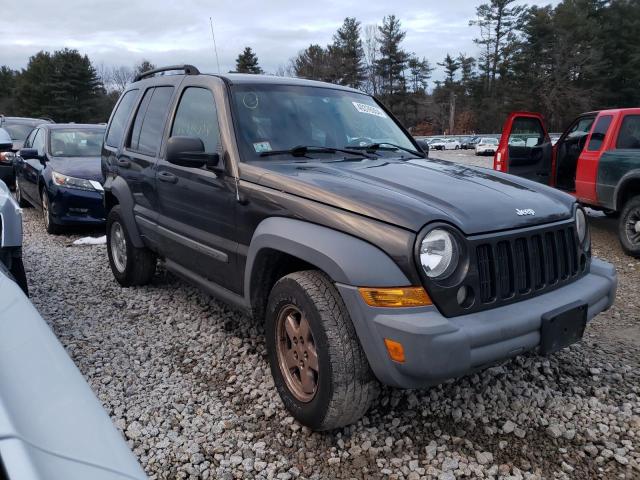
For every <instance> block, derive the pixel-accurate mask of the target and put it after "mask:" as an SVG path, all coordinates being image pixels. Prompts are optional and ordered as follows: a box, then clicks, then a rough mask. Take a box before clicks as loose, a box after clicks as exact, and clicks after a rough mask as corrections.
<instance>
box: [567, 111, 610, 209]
mask: <svg viewBox="0 0 640 480" xmlns="http://www.w3.org/2000/svg"><path fill="white" fill-rule="evenodd" d="M612 121H613V114H612V113H607V112H602V113H600V114H599V115H598V118H597V119H596V121H595V123H594V125H593V129H592V130H591V134H590V135H589V138H588V139H587V143H586V146H585V147H584V148H583V149H582V151H581V153H580V156H579V157H578V166H577V170H576V174H575V178H576V181H575V188H576V197H577V198H578V200H580V201H581V202H583V203H588V204H590V205H596V204H597V198H598V196H597V194H596V182H597V177H598V163H599V162H600V158H601V157H602V155H603V154H604V153H605V152H606V151H607V150H609V148H610V145H611V144H612V143H613V142H612V141H611V140H612V139H611V138H610V137H612V136H613V135H611V134H610V130H612V129H611V128H610V127H611V124H612Z"/></svg>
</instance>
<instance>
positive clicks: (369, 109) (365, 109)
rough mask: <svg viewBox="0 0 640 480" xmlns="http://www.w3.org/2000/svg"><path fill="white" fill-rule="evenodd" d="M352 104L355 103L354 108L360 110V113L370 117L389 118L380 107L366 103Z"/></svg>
mask: <svg viewBox="0 0 640 480" xmlns="http://www.w3.org/2000/svg"><path fill="white" fill-rule="evenodd" d="M351 103H353V106H354V107H356V110H358V111H359V112H360V113H366V114H369V115H375V116H376V117H382V118H387V116H386V115H385V113H384V112H383V111H382V109H381V108H380V107H376V106H373V105H367V104H366V103H358V102H351Z"/></svg>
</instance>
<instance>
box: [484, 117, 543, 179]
mask: <svg viewBox="0 0 640 480" xmlns="http://www.w3.org/2000/svg"><path fill="white" fill-rule="evenodd" d="M552 162H553V147H552V145H551V140H550V138H549V135H548V133H547V129H546V127H545V124H544V119H543V117H542V115H540V114H538V113H529V112H516V113H512V114H511V115H509V117H508V118H507V121H506V122H505V124H504V128H503V131H502V137H501V138H500V145H499V147H498V151H497V152H496V155H495V157H494V165H493V168H494V169H495V170H500V171H503V172H508V173H511V174H513V175H517V176H519V177H524V178H528V179H529V180H534V181H536V182H540V183H545V184H547V185H548V184H550V181H551V171H552Z"/></svg>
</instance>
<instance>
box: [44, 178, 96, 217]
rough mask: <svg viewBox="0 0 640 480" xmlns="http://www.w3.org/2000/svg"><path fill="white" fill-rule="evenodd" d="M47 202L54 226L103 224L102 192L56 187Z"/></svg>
mask: <svg viewBox="0 0 640 480" xmlns="http://www.w3.org/2000/svg"><path fill="white" fill-rule="evenodd" d="M49 200H50V202H51V213H52V218H53V222H54V223H55V224H58V225H83V224H87V225H91V224H102V223H104V222H105V210H104V195H103V193H102V192H91V191H86V190H78V189H71V188H63V187H57V188H56V189H55V192H53V194H52V195H51V196H50V199H49Z"/></svg>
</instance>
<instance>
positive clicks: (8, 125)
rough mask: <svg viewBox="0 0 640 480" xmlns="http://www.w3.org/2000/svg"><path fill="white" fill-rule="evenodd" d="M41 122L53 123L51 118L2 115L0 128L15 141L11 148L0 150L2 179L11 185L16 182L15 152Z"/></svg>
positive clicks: (0, 173)
mask: <svg viewBox="0 0 640 480" xmlns="http://www.w3.org/2000/svg"><path fill="white" fill-rule="evenodd" d="M41 123H51V120H49V119H43V118H25V117H5V116H4V115H0V128H2V129H3V130H5V131H6V132H7V133H8V134H9V136H10V137H11V140H12V143H13V145H12V147H11V148H9V149H6V150H4V151H3V152H0V180H2V181H3V182H5V183H6V184H7V185H8V186H9V187H13V186H14V183H15V168H14V159H15V153H16V152H17V151H18V150H20V149H21V148H22V146H23V144H24V141H25V139H26V138H27V135H29V133H30V132H31V130H33V128H34V127H36V126H37V125H40V124H41Z"/></svg>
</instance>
